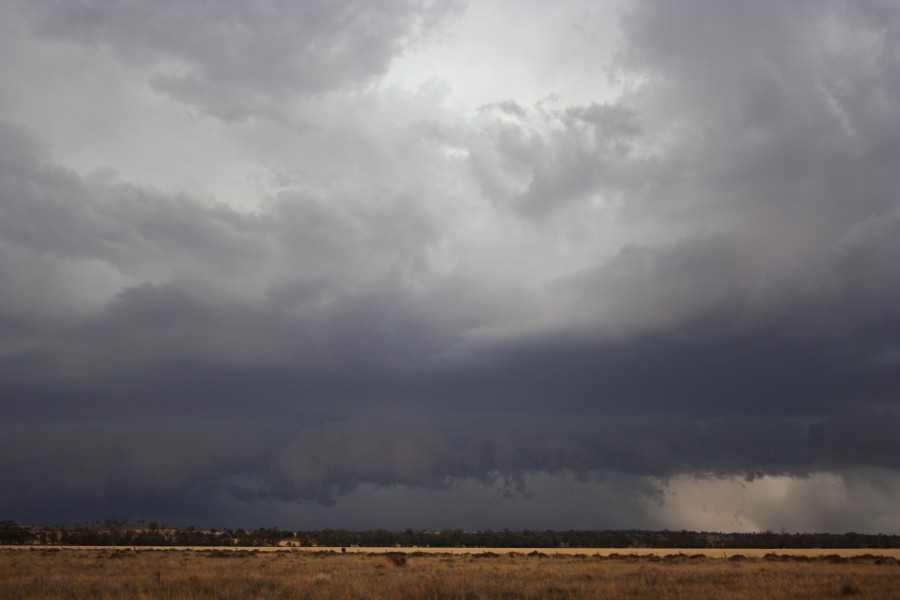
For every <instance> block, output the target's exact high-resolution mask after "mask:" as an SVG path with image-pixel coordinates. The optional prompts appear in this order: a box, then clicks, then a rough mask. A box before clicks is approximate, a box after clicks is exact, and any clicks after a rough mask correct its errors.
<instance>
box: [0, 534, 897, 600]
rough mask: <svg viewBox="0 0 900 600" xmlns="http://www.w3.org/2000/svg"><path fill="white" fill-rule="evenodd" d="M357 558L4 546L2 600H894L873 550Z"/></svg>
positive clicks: (501, 551)
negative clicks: (242, 599) (837, 599)
mask: <svg viewBox="0 0 900 600" xmlns="http://www.w3.org/2000/svg"><path fill="white" fill-rule="evenodd" d="M356 550H357V549H356V548H353V549H349V548H348V552H347V553H342V552H340V548H338V549H337V550H336V551H335V549H324V548H309V549H300V548H271V549H262V548H259V549H248V548H238V549H235V548H227V549H226V548H203V549H189V548H178V549H176V548H166V549H160V550H155V549H147V548H138V549H136V550H132V549H130V548H122V547H118V548H116V547H94V548H82V549H72V548H58V547H50V546H47V547H41V546H36V547H18V548H10V547H6V548H2V549H0V598H17V599H22V600H32V599H34V600H37V599H39V598H40V599H51V600H52V599H63V598H94V599H98V600H124V599H125V598H141V599H145V600H155V599H163V598H168V599H171V598H192V599H238V598H273V599H285V600H286V599H306V598H309V599H334V600H344V599H354V600H360V599H369V600H376V599H381V598H385V599H387V598H396V599H401V600H403V599H409V600H412V599H420V598H432V599H460V600H478V599H483V600H488V599H497V600H514V599H522V600H526V599H529V600H530V599H539V598H568V599H582V598H584V599H586V598H618V599H623V598H651V599H653V598H660V599H661V598H667V599H684V600H697V599H698V598H726V599H749V598H772V599H775V600H778V599H787V598H845V597H856V598H879V599H889V598H890V599H894V598H900V560H897V559H896V558H895V557H893V556H889V555H888V554H886V553H885V552H883V551H878V550H869V551H867V552H863V553H862V554H860V553H859V552H857V551H853V552H848V551H841V552H840V554H839V553H837V552H835V551H820V554H819V555H818V556H816V555H808V554H799V553H796V554H794V555H792V556H788V555H787V554H783V553H782V552H781V551H779V552H778V553H777V554H774V555H770V556H768V557H766V556H758V555H755V554H753V553H750V552H748V551H744V550H740V551H738V550H732V551H726V552H725V553H724V554H723V553H721V551H719V552H720V553H719V554H718V555H713V556H708V555H706V554H704V553H699V552H697V551H694V550H684V551H681V552H679V551H678V550H668V549H664V550H656V551H653V552H648V551H643V552H638V551H636V550H635V549H632V550H630V551H629V552H628V553H625V552H623V551H622V550H621V549H614V550H602V551H598V550H596V549H593V548H591V549H553V550H554V552H553V553H551V552H549V551H548V552H545V551H541V550H533V549H523V550H510V549H505V548H492V549H488V548H478V549H467V551H466V552H460V550H461V549H453V551H448V549H423V548H410V549H404V550H405V552H400V551H399V550H401V549H397V548H387V549H370V548H365V549H362V548H360V549H359V552H356ZM372 550H377V551H375V552H373V551H372ZM579 550H581V551H580V552H579ZM771 552H772V551H767V553H771Z"/></svg>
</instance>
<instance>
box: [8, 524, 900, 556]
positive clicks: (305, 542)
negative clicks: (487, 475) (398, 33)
mask: <svg viewBox="0 0 900 600" xmlns="http://www.w3.org/2000/svg"><path fill="white" fill-rule="evenodd" d="M0 544H22V545H24V544H28V545H52V546H59V545H62V546H248V547H249V546H277V545H279V544H283V545H295V546H325V547H361V548H366V547H369V548H371V547H391V546H401V547H429V548H745V549H750V548H763V549H782V548H784V549H789V548H900V535H885V534H877V535H876V534H861V533H855V532H850V533H840V534H835V533H786V532H783V531H782V532H772V531H764V532H754V533H718V532H705V531H699V532H698V531H668V530H663V531H640V530H622V531H611V530H604V531H579V530H573V529H570V530H568V531H552V530H546V531H532V530H529V529H523V530H521V531H510V530H508V529H504V530H502V531H492V530H485V531H463V530H461V529H445V530H441V531H424V530H414V529H407V530H405V531H387V530H383V529H376V530H367V531H347V530H344V529H322V530H316V531H292V530H281V529H278V528H277V527H268V528H258V529H241V528H238V529H215V528H211V529H197V528H195V527H168V526H166V525H160V524H159V523H157V522H156V521H150V522H149V523H145V522H143V521H139V522H137V523H127V522H125V521H123V520H120V519H107V520H106V521H103V522H97V523H93V524H90V525H68V526H53V527H47V526H28V525H19V524H17V523H15V522H14V521H0Z"/></svg>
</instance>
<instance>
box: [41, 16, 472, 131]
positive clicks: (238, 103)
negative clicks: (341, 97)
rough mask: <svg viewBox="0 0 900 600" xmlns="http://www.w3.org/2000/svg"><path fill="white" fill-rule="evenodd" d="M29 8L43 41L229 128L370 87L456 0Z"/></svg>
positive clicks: (425, 33) (431, 27)
mask: <svg viewBox="0 0 900 600" xmlns="http://www.w3.org/2000/svg"><path fill="white" fill-rule="evenodd" d="M25 6H26V9H27V12H28V14H29V16H30V18H31V20H32V23H33V26H34V29H35V31H37V32H38V33H39V34H40V35H43V36H46V37H47V38H49V39H54V40H62V41H67V42H72V43H77V44H85V45H100V46H104V47H107V48H109V49H110V51H111V52H112V53H113V54H114V55H115V56H116V57H118V58H121V59H122V60H123V61H125V62H126V63H132V64H136V65H148V66H150V67H153V68H155V69H156V73H155V74H154V75H153V77H152V79H151V83H152V85H153V87H154V88H155V89H156V90H158V91H160V92H162V93H165V94H168V95H170V96H171V97H173V98H175V99H177V100H179V101H183V102H186V103H188V104H191V105H193V106H196V107H198V108H200V109H201V110H203V111H205V112H207V113H209V114H211V115H214V116H216V117H219V118H222V119H225V120H232V119H245V118H248V117H256V116H263V117H266V116H274V115H276V114H277V113H278V109H279V108H281V107H282V103H283V102H284V101H285V100H287V98H288V97H290V96H291V95H292V94H295V93H300V94H316V93H321V92H326V91H329V90H333V89H336V88H340V87H342V86H345V85H348V84H357V83H363V84H364V83H367V82H369V81H371V80H372V79H373V78H374V77H376V76H378V75H382V74H384V73H385V72H386V71H387V68H388V66H389V65H390V63H391V60H392V59H393V58H395V57H396V56H397V55H399V54H400V53H402V52H403V50H404V48H405V46H406V45H407V44H409V43H411V42H415V41H417V40H420V39H422V38H423V37H426V36H428V35H429V34H430V33H431V31H432V30H433V29H434V28H436V27H438V26H439V25H440V24H441V23H442V22H443V21H444V20H445V19H446V18H448V17H449V16H452V15H453V14H454V13H455V12H457V11H458V10H459V8H460V5H459V3H457V2H455V1H454V0H448V1H443V0H442V1H439V2H430V1H422V0H400V1H395V0H384V1H380V0H379V1H376V2H372V1H367V2H360V1H357V0H342V1H339V2H333V1H318V0H316V1H312V2H310V1H304V2H292V1H285V0H268V1H266V2H260V3H253V4H247V3H245V2H240V1H228V2H216V3H214V4H208V3H202V2H188V3H185V2H168V1H166V2H154V3H152V4H151V3H143V2H135V1H131V0H122V1H118V0H117V1H115V2H106V1H96V2H94V1H91V2H78V3H71V2H64V1H63V2H59V1H55V0H50V1H46V2H44V1H42V2H28V3H26V4H25Z"/></svg>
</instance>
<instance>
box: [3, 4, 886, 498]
mask: <svg viewBox="0 0 900 600" xmlns="http://www.w3.org/2000/svg"><path fill="white" fill-rule="evenodd" d="M452 9H453V5H450V4H445V3H438V4H432V3H406V2H385V3H375V4H372V3H368V4H365V5H362V4H359V5H357V4H355V3H347V2H344V3H321V5H320V4H317V3H300V4H298V3H290V4H288V3H284V4H283V5H282V3H278V2H274V3H270V4H264V5H257V4H254V5H253V6H252V7H245V6H244V5H238V4H231V3H220V4H217V5H216V6H215V7H214V8H213V9H210V10H209V11H199V10H198V9H195V8H193V7H192V6H191V5H183V4H177V5H176V4H160V5H159V6H156V5H153V6H151V5H149V4H148V5H146V6H144V5H142V4H140V3H134V2H131V3H126V2H121V3H112V4H102V3H91V2H88V3H79V4H71V3H62V2H58V3H48V2H45V3H34V4H31V5H29V8H28V14H29V15H30V18H31V19H32V22H33V24H34V27H35V30H36V31H38V32H39V33H40V34H41V35H43V36H46V37H47V38H50V39H56V40H66V41H69V42H76V43H79V44H88V45H90V44H98V45H100V46H102V47H104V48H109V49H111V51H112V52H113V53H114V54H116V55H117V56H120V57H122V58H123V59H124V60H126V62H128V63H129V64H132V65H138V66H139V67H141V68H145V67H148V66H149V67H150V70H151V71H153V73H154V79H153V82H154V83H153V84H154V86H156V88H157V89H159V90H164V91H165V92H166V93H168V94H171V95H172V96H173V97H174V98H177V99H178V100H180V101H186V102H188V103H190V104H192V105H195V106H198V107H201V108H202V109H203V110H206V111H208V112H210V113H212V114H216V115H219V116H222V117H226V118H231V117H240V116H246V115H248V114H254V113H255V111H261V110H270V109H271V110H275V109H276V108H278V104H279V102H281V101H282V100H285V99H286V98H290V97H293V96H294V95H297V94H301V95H308V94H317V93H322V92H326V91H330V92H334V93H336V92H335V91H336V90H337V91H340V90H342V89H344V87H345V86H346V84H348V83H354V82H362V83H365V82H369V81H372V80H373V78H375V77H377V76H378V75H380V74H382V73H383V72H384V71H385V69H386V67H387V65H388V64H389V63H390V61H391V59H392V58H393V57H395V56H397V55H398V54H399V53H400V52H401V51H402V46H403V45H404V44H406V43H407V42H409V41H410V39H412V38H415V37H417V36H420V35H425V32H426V31H427V30H429V29H430V28H431V27H432V25H434V24H435V23H437V22H439V21H440V20H442V19H443V18H445V17H446V16H447V15H448V14H449V13H450V12H452ZM897 15H898V13H897V11H896V10H891V7H888V6H886V5H880V4H875V3H865V2H862V3H854V4H852V5H851V4H849V3H841V2H833V3H827V4H823V3H802V2H796V3H777V4H776V3H721V2H696V1H688V2H683V3H672V2H640V3H635V5H634V6H631V7H629V9H628V10H626V11H625V13H624V16H623V33H624V36H625V37H624V45H623V48H622V49H621V52H620V53H619V55H618V59H617V60H618V62H617V65H616V68H617V69H618V70H619V72H618V75H619V76H621V77H622V78H623V80H627V81H630V83H628V84H627V85H628V86H629V87H628V88H627V89H626V90H625V91H624V92H623V93H622V95H621V96H620V97H619V98H618V99H617V100H615V101H610V102H606V103H589V104H585V105H583V106H557V105H555V104H554V103H553V102H552V101H549V100H548V101H546V102H543V103H539V104H538V105H536V106H532V107H524V106H523V105H521V104H519V103H517V102H515V101H514V100H509V101H506V102H500V103H496V104H493V105H490V106H486V107H483V108H482V110H481V111H480V112H479V114H478V115H477V116H475V117H473V118H472V119H471V120H462V119H461V120H459V121H452V120H449V119H448V120H447V121H446V122H445V121H444V120H442V119H445V117H444V116H442V115H436V116H433V118H432V115H430V114H429V115H428V118H423V119H422V121H421V122H416V123H414V126H411V127H410V128H411V130H413V131H417V132H425V134H427V135H425V137H427V138H428V139H427V140H426V141H425V142H423V146H422V147H423V148H426V146H427V144H431V146H427V148H428V151H427V152H422V153H421V156H418V155H417V156H415V157H414V160H412V161H411V162H410V164H403V165H399V166H396V165H395V166H394V168H396V169H397V170H401V171H409V172H417V171H419V170H421V171H422V172H425V173H438V172H441V173H443V172H444V171H448V172H449V174H446V175H445V176H444V177H445V178H442V179H441V181H442V182H443V181H457V180H459V181H465V182H466V185H468V187H466V186H464V185H460V187H459V188H458V189H456V188H455V189H454V193H453V194H448V195H447V196H446V197H445V196H444V195H442V194H441V193H440V191H439V190H435V189H431V188H433V187H437V186H436V185H435V186H431V187H429V186H428V185H421V186H419V187H416V186H412V185H410V186H401V185H394V186H388V185H372V186H367V185H365V181H363V182H362V184H359V185H348V186H345V187H341V186H337V185H336V184H335V186H334V187H335V189H329V186H328V185H321V186H318V187H317V186H315V185H309V186H306V187H304V186H303V185H297V186H296V187H295V189H291V190H285V191H281V192H279V193H273V194H272V195H271V196H270V197H267V198H264V199H263V200H261V201H260V202H259V204H258V205H257V206H255V207H254V208H253V209H252V210H251V209H246V210H239V209H237V208H234V207H233V206H228V205H224V204H218V203H215V202H213V201H207V200H202V199H200V198H198V197H196V196H193V195H190V194H181V195H179V194H173V193H168V192H165V191H161V190H159V189H156V188H154V187H152V186H150V185H144V184H139V183H133V182H124V181H119V180H117V179H116V178H114V177H109V176H105V175H104V174H103V173H98V174H95V175H94V176H89V177H88V176H80V175H78V174H76V173H75V172H73V171H71V170H67V169H66V168H65V165H62V164H58V161H57V159H55V158H54V157H53V156H52V155H51V153H50V151H49V150H48V149H45V148H44V147H43V143H42V142H40V141H38V140H37V138H36V136H34V135H32V134H29V133H27V128H25V127H20V126H17V125H12V124H6V125H3V126H2V127H0V252H2V255H0V275H2V277H3V281H4V285H3V286H2V288H0V333H2V336H0V388H2V389H0V392H2V394H0V395H2V398H3V404H4V409H5V417H6V420H5V423H6V425H4V427H6V430H7V431H6V432H5V433H4V436H3V438H2V441H0V450H2V452H0V456H2V457H3V458H0V479H2V480H4V481H7V482H13V483H14V485H13V487H14V488H15V494H12V493H10V494H6V495H4V497H3V499H2V501H3V503H2V504H0V508H5V509H6V510H13V509H14V508H16V507H18V506H21V505H24V504H28V503H31V504H43V505H44V506H46V507H47V508H46V510H45V511H44V512H43V513H40V514H44V515H54V514H61V512H62V511H63V508H64V507H65V506H67V505H69V506H74V505H78V506H81V507H82V508H84V507H86V506H88V505H89V504H90V503H98V505H102V506H111V505H113V503H119V504H120V505H122V506H130V507H132V508H131V509H129V510H132V511H137V510H148V507H151V509H152V507H156V509H155V510H162V508H161V507H162V506H164V505H166V504H168V505H170V506H181V505H184V506H185V507H189V506H202V505H203V503H204V502H210V503H212V502H213V499H214V498H219V499H221V498H222V497H223V496H225V497H226V501H232V500H235V499H237V500H238V501H240V502H246V503H248V505H249V504H252V503H253V502H263V501H282V500H288V501H293V500H301V501H306V500H315V501H319V502H323V503H331V502H334V501H335V499H336V498H337V497H338V496H340V495H342V494H350V493H352V492H354V491H357V490H359V489H360V487H361V486H366V485H368V486H375V487H381V488H389V487H391V486H406V487H411V488H412V487H423V488H428V489H438V490H447V489H448V488H451V487H452V486H454V485H456V484H458V482H460V481H464V480H473V481H478V482H482V483H485V484H487V485H493V484H498V485H500V486H501V487H502V488H503V489H505V490H506V491H507V492H509V493H513V494H515V493H522V494H528V493H529V489H528V486H527V483H526V482H527V480H528V478H529V476H532V475H535V474H548V473H549V474H553V475H555V476H572V477H574V478H576V479H578V480H580V481H591V480H593V479H595V478H597V477H600V476H604V477H607V476H610V477H613V478H614V476H612V475H610V474H618V475H621V476H624V477H625V478H626V479H627V478H633V477H640V478H648V477H652V478H662V479H665V478H669V477H675V476H677V475H679V474H689V475H693V474H696V475H703V474H714V475H721V476H731V475H737V476H747V477H759V476H764V475H791V476H801V477H802V476H807V475H809V474H810V473H814V472H816V471H829V472H831V471H833V472H838V471H840V470H842V469H868V468H873V469H888V470H895V469H897V468H898V464H897V459H896V457H897V455H898V448H897V443H896V441H895V440H897V439H900V417H898V414H900V405H898V399H900V375H898V366H900V352H898V348H900V313H898V312H897V309H896V301H897V298H900V277H898V276H897V272H896V265H897V264H900V197H898V191H897V190H898V189H900V185H898V183H900V176H898V170H897V169H896V166H897V164H900V160H898V159H900V143H898V142H897V140H900V129H898V127H900V93H898V92H900V88H898V86H900V65H898V56H900V54H898V53H897V34H898V27H900V21H898V16H897ZM195 32H199V34H198V35H194V33H195ZM260 34H263V35H260ZM226 40H227V43H226ZM298 40H299V42H298ZM223 48H224V49H225V50H222V49H223ZM220 50H221V51H220ZM170 61H171V62H174V63H175V65H174V66H171V65H170ZM170 67H171V69H174V70H166V69H169V68H170ZM629 78H631V79H629ZM301 112H302V111H301ZM394 118H395V117H394V116H392V117H391V119H386V120H390V121H391V123H393V122H394V121H393V119H394ZM398 120H399V118H398ZM392 127H394V126H393V125H392ZM360 129H361V128H360ZM375 130H377V128H375ZM342 132H343V134H346V135H347V138H348V139H350V140H351V141H352V140H355V139H356V138H354V137H353V135H352V132H350V133H347V132H346V131H344V130H342ZM431 134H433V135H431ZM356 135H358V136H359V138H360V147H362V148H363V150H360V151H359V154H360V156H363V158H365V153H366V152H368V151H369V150H371V152H372V153H374V154H377V155H378V157H379V160H386V159H384V158H383V157H384V156H393V155H391V153H390V152H388V151H387V150H386V149H385V148H382V147H379V146H378V144H377V143H374V142H373V141H372V140H370V139H368V138H366V137H365V135H368V134H367V133H365V132H362V131H357V132H356ZM429 135H430V137H429ZM392 139H393V138H392ZM366 144H371V146H367V145H366ZM441 144H447V146H448V147H450V149H451V150H452V152H448V153H449V154H450V155H452V156H456V155H459V156H465V157H466V158H460V159H458V160H457V159H454V158H452V157H451V158H447V157H446V156H442V157H441V158H437V157H438V154H440V153H437V152H436V151H435V150H434V147H437V146H440V145H441ZM350 145H354V144H350ZM432 146H433V147H432ZM298 147H300V148H301V149H303V150H304V151H306V150H308V149H306V148H305V147H303V146H302V145H301V146H298ZM354 147H355V145H354ZM366 148H369V150H366ZM373 148H374V150H372V149H373ZM391 149H393V148H391ZM441 152H443V150H441ZM342 156H343V155H342ZM354 156H356V155H354ZM398 156H405V155H400V154H398ZM326 158H327V157H326ZM303 159H304V157H303V155H302V154H300V155H299V158H298V159H297V160H298V162H302V161H303ZM309 160H310V161H312V163H311V164H318V163H317V162H315V161H316V160H318V161H321V160H322V157H318V156H313V155H310V158H309ZM349 163H352V164H349ZM360 164H368V163H367V161H366V160H363V159H360V160H359V161H356V159H354V160H348V164H347V165H338V167H340V168H335V169H333V171H334V172H336V173H341V174H343V173H344V172H346V173H348V174H349V173H351V172H354V169H355V168H356V167H358V166H359V165H360ZM371 164H374V165H381V164H382V163H381V162H379V161H376V160H374V159H371ZM301 170H302V169H301ZM350 178H351V177H350V175H348V179H350ZM403 181H407V180H406V179H404V180H403ZM328 183H329V184H330V183H333V182H331V180H328ZM338 187H340V189H337V188H338ZM459 189H461V190H464V192H465V193H462V192H459V191H458V190H459ZM478 193H482V194H484V196H485V198H480V197H479V196H478ZM470 196H471V197H470ZM482 201H483V202H482ZM479 202H481V204H479ZM442 203H443V204H442ZM466 203H469V204H466ZM460 206H464V208H460ZM466 211H468V212H466ZM460 215H463V216H462V217H461V216H460ZM484 222H488V225H487V226H484V225H481V224H482V223H484ZM479 227H481V229H479ZM622 232H624V233H622ZM523 240H524V241H523ZM607 240H608V242H607ZM605 242H607V243H608V245H607V246H604V243H605ZM470 248H474V249H471V250H470ZM610 248H611V249H610ZM529 252H531V254H528V253H529ZM525 256H527V257H528V258H527V259H526V258H523V257H525ZM560 257H562V258H560ZM572 257H575V258H572ZM531 259H534V260H535V264H534V265H531V264H523V263H526V261H527V260H531ZM542 260H545V261H546V262H541V261H542ZM548 265H549V266H548ZM46 414H53V415H54V417H53V418H54V420H52V421H48V420H46V419H45V418H44V417H42V415H46ZM395 415H397V416H396V417H395ZM176 423H177V425H176ZM191 424H193V425H191ZM148 457H154V458H152V459H151V458H148ZM180 457H186V459H185V460H182V459H181V458H180ZM33 465H42V466H43V467H42V469H34V468H32V466H33ZM229 492H230V497H228V496H229ZM52 497H58V499H59V501H58V502H56V501H55V500H53V501H51V500H52ZM104 503H107V504H104ZM85 510H87V509H86V508H85ZM185 510H188V508H185ZM191 510H192V509H191ZM55 511H56V512H55ZM35 514H38V513H37V512H36V513H35Z"/></svg>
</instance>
